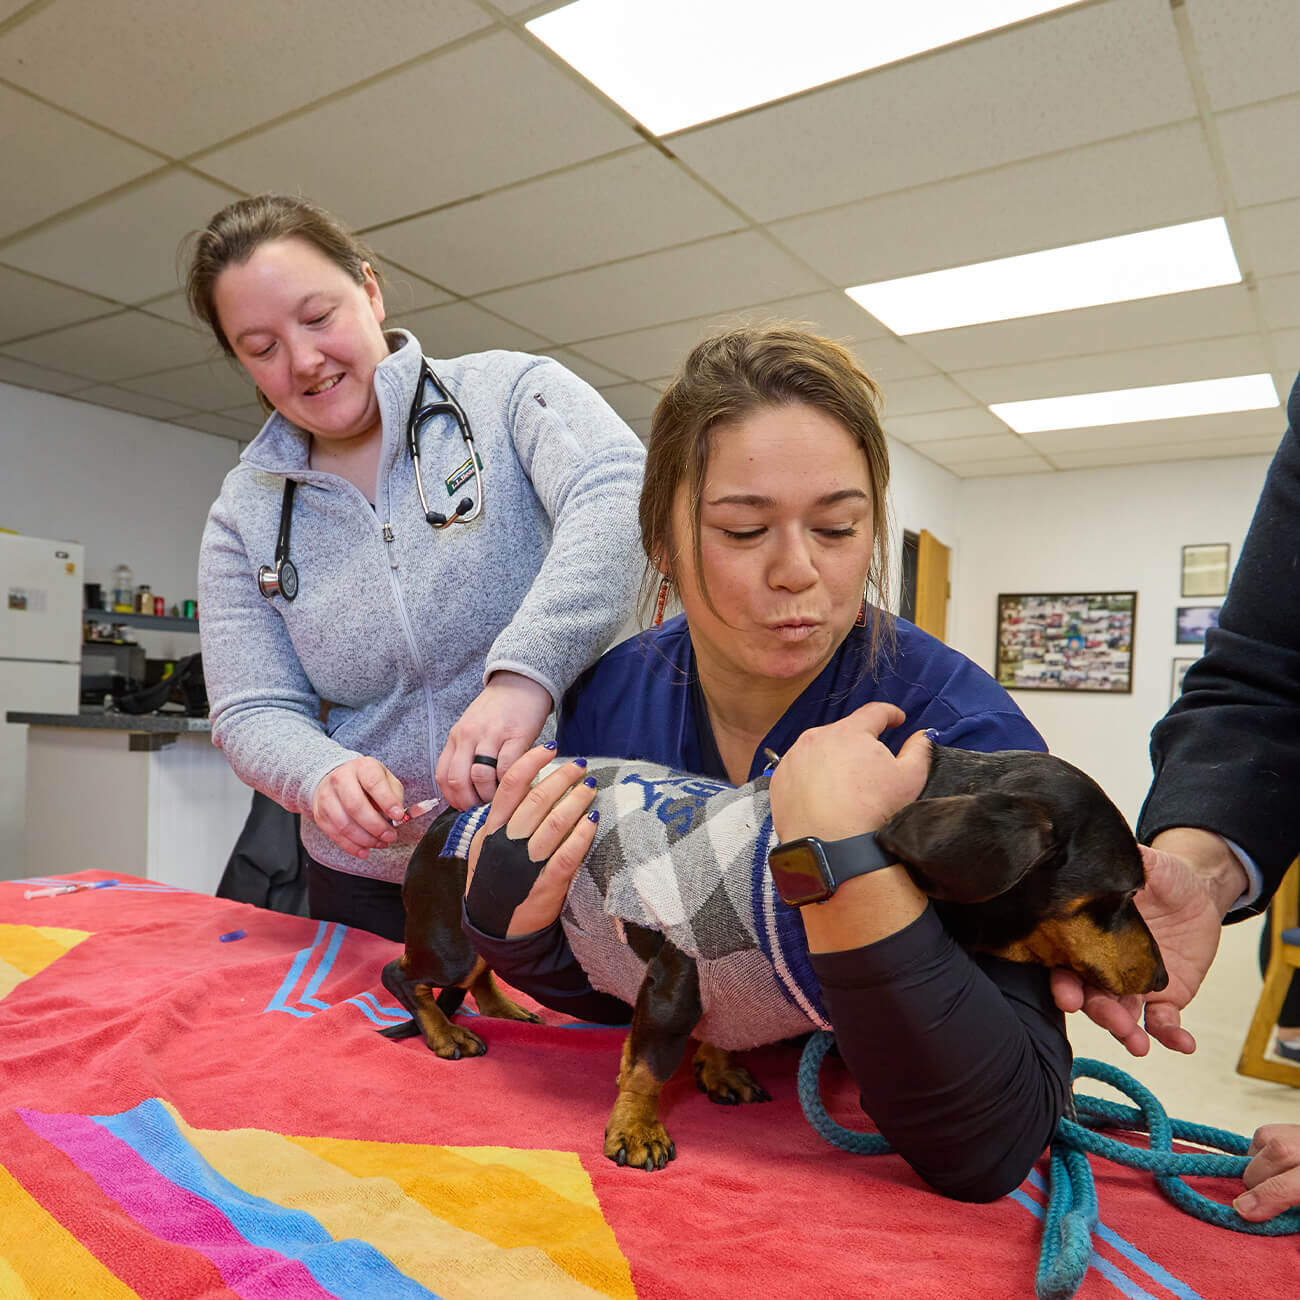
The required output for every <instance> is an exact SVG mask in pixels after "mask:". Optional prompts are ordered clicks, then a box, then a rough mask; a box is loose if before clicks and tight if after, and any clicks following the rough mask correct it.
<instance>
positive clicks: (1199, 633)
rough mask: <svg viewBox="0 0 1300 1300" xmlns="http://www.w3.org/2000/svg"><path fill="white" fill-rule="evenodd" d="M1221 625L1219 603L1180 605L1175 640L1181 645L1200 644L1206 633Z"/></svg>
mask: <svg viewBox="0 0 1300 1300" xmlns="http://www.w3.org/2000/svg"><path fill="white" fill-rule="evenodd" d="M1218 626H1219V607H1218V606H1217V605H1179V606H1178V617H1177V620H1176V623H1175V632H1174V640H1175V641H1177V642H1178V644H1179V645H1200V644H1201V643H1202V642H1203V641H1204V640H1205V634H1206V633H1207V632H1208V631H1209V630H1210V629H1211V628H1212V627H1218Z"/></svg>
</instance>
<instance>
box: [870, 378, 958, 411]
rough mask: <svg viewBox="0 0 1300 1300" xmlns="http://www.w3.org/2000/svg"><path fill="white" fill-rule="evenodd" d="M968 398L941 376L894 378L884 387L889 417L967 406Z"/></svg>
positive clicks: (950, 381) (951, 409)
mask: <svg viewBox="0 0 1300 1300" xmlns="http://www.w3.org/2000/svg"><path fill="white" fill-rule="evenodd" d="M970 404H971V397H970V394H969V393H964V392H962V390H961V389H960V388H958V387H957V385H956V384H954V383H953V382H952V380H951V379H947V378H945V377H944V376H943V375H927V376H925V377H924V378H921V379H896V380H894V381H893V382H892V383H891V384H890V385H889V387H888V388H886V389H885V411H886V412H887V413H888V414H889V415H891V416H897V415H926V414H928V413H929V412H931V411H955V410H957V409H958V408H959V407H962V406H970Z"/></svg>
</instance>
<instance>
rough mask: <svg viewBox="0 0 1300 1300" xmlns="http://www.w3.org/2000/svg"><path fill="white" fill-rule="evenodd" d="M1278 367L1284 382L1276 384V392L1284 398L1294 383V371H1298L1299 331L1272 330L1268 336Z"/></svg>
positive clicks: (1299, 353) (1299, 367) (1299, 360)
mask: <svg viewBox="0 0 1300 1300" xmlns="http://www.w3.org/2000/svg"><path fill="white" fill-rule="evenodd" d="M1269 338H1270V340H1271V341H1272V344H1273V352H1274V355H1275V356H1276V357H1277V360H1278V365H1279V366H1281V368H1282V373H1283V375H1285V376H1286V379H1285V382H1284V383H1280V384H1278V387H1277V391H1278V392H1279V393H1280V394H1281V395H1282V396H1283V397H1285V396H1286V395H1287V393H1289V392H1290V391H1291V385H1292V384H1293V383H1294V382H1295V379H1296V371H1297V370H1300V329H1295V330H1274V331H1273V333H1272V334H1271V335H1270V336H1269Z"/></svg>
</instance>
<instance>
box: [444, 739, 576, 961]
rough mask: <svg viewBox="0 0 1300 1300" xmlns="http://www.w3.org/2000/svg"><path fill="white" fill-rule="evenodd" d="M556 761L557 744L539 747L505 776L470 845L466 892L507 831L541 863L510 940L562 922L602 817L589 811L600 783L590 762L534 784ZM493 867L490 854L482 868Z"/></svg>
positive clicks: (508, 932)
mask: <svg viewBox="0 0 1300 1300" xmlns="http://www.w3.org/2000/svg"><path fill="white" fill-rule="evenodd" d="M554 758H555V746H554V745H553V744H551V745H538V746H537V747H536V748H534V749H530V750H529V751H528V752H527V753H526V754H525V755H524V756H523V757H522V758H519V759H517V760H516V761H515V762H513V763H512V764H511V765H510V767H509V769H508V770H507V771H506V772H504V773H501V774H500V777H501V784H500V786H499V787H498V789H497V792H496V796H495V797H494V798H493V800H492V809H491V811H490V812H489V813H488V817H487V820H486V821H485V822H484V824H483V826H482V827H481V828H480V829H479V830H478V832H477V833H476V834H475V836H474V839H473V840H472V842H471V844H470V850H469V871H468V874H467V876H466V880H465V890H466V893H468V892H469V888H470V885H471V884H472V882H473V880H474V873H475V871H476V870H478V867H479V859H480V857H481V856H482V854H483V846H484V841H485V840H486V838H487V837H488V836H489V835H491V834H492V833H493V832H494V831H496V830H499V829H500V828H501V827H503V826H504V827H505V832H506V835H507V836H509V838H510V839H512V840H527V842H528V845H527V847H528V858H529V860H530V861H531V862H534V863H536V864H537V867H538V871H537V877H536V879H535V880H534V881H533V884H532V887H531V889H529V891H528V893H527V895H526V897H525V898H524V900H523V902H521V903H520V904H519V906H518V907H516V908H515V910H514V912H513V914H512V915H511V918H510V924H509V927H508V928H507V930H506V937H507V938H510V939H514V938H517V937H518V936H520V935H524V934H532V933H534V932H535V931H537V930H544V929H546V927H547V926H548V925H550V924H552V922H554V921H556V920H557V919H558V918H559V915H560V912H561V910H562V909H563V907H564V900H565V897H566V896H567V894H568V892H569V886H570V884H572V882H573V877H574V876H575V875H576V874H577V872H578V868H579V867H580V866H581V865H582V860H583V858H585V857H586V856H587V850H588V849H589V848H591V844H592V840H593V839H595V836H596V818H597V816H598V814H597V813H595V812H589V809H590V808H591V801H592V800H593V799H594V798H595V797H596V782H595V778H594V777H589V776H587V760H586V759H584V758H579V759H575V760H574V761H573V762H571V763H566V764H565V765H564V766H563V767H559V768H557V769H556V770H555V771H554V772H549V773H547V775H546V776H545V777H543V778H542V780H540V781H538V782H537V784H536V785H534V784H533V781H534V779H535V778H536V777H537V775H538V773H540V772H541V771H542V769H543V768H544V767H545V766H546V765H547V764H548V763H550V762H551V761H552V760H553V759H554ZM492 866H493V864H492V863H491V861H490V855H489V859H488V860H485V861H484V863H483V869H484V870H491V869H492Z"/></svg>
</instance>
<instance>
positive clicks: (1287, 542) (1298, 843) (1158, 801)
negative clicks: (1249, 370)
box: [1138, 378, 1300, 921]
mask: <svg viewBox="0 0 1300 1300" xmlns="http://www.w3.org/2000/svg"><path fill="white" fill-rule="evenodd" d="M1287 414H1288V417H1289V427H1288V428H1287V431H1286V434H1285V435H1284V436H1283V438H1282V443H1281V445H1280V446H1279V447H1278V450H1277V455H1276V456H1275V457H1274V459H1273V463H1272V465H1271V466H1270V467H1269V471H1268V476H1267V478H1266V479H1265V481H1264V490H1263V493H1262V494H1261V496H1260V499H1259V504H1258V506H1257V507H1256V509H1255V517H1254V519H1253V521H1252V522H1251V525H1250V530H1249V532H1248V533H1247V534H1246V541H1245V544H1244V545H1243V547H1242V551H1241V557H1240V559H1239V560H1238V561H1237V566H1236V569H1235V571H1234V573H1233V575H1232V582H1231V583H1230V584H1229V587H1228V594H1227V596H1226V597H1225V599H1224V602H1223V607H1222V609H1221V610H1220V612H1219V626H1218V627H1217V628H1211V629H1210V632H1209V634H1208V635H1207V636H1206V638H1205V657H1204V658H1203V659H1201V660H1199V661H1198V662H1197V663H1195V664H1193V665H1192V667H1191V668H1190V669H1188V672H1187V676H1186V678H1185V679H1184V681H1183V693H1182V695H1181V696H1180V697H1179V699H1178V700H1177V701H1175V703H1174V704H1173V706H1172V707H1171V708H1170V710H1169V712H1168V713H1167V714H1166V715H1165V717H1164V718H1163V719H1161V721H1160V722H1158V723H1157V724H1156V727H1155V730H1154V731H1153V732H1152V733H1151V765H1152V768H1153V769H1154V771H1155V780H1154V782H1153V784H1152V786H1151V791H1150V793H1149V794H1148V795H1147V800H1146V804H1145V806H1144V807H1143V809H1142V814H1141V816H1140V818H1139V819H1138V838H1139V839H1140V840H1141V841H1142V842H1143V843H1147V844H1149V843H1150V842H1151V840H1152V839H1154V838H1155V836H1156V835H1158V834H1159V833H1160V832H1161V831H1162V830H1167V829H1169V828H1170V827H1174V826H1192V827H1198V828H1201V829H1203V830H1211V831H1217V832H1218V833H1219V834H1220V835H1223V836H1225V837H1226V838H1228V839H1230V840H1232V841H1234V842H1235V843H1237V844H1239V845H1240V846H1241V847H1242V848H1243V849H1245V851H1246V852H1247V853H1249V854H1250V856H1251V857H1252V858H1253V859H1254V861H1255V863H1256V865H1257V866H1258V867H1259V869H1260V874H1261V875H1262V877H1263V881H1264V888H1263V892H1262V895H1261V897H1260V898H1259V899H1258V900H1256V902H1255V903H1254V905H1252V906H1251V907H1250V908H1248V909H1243V910H1241V911H1239V912H1235V913H1230V914H1229V915H1228V917H1227V919H1228V920H1229V921H1234V920H1240V919H1241V917H1243V916H1247V915H1250V914H1252V913H1254V912H1257V911H1260V910H1262V909H1263V908H1264V907H1265V906H1266V905H1267V904H1268V901H1269V899H1271V898H1272V896H1273V894H1274V893H1275V892H1276V890H1277V887H1278V885H1279V884H1280V883H1281V880H1282V876H1283V875H1284V874H1285V872H1286V869H1287V866H1288V865H1289V864H1290V862H1291V861H1292V859H1293V858H1294V857H1295V856H1296V853H1297V850H1300V797H1297V791H1300V438H1298V437H1297V427H1300V378H1298V379H1297V380H1296V384H1295V387H1293V388H1292V389H1291V397H1290V400H1289V402H1288V403H1287Z"/></svg>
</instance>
